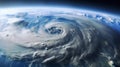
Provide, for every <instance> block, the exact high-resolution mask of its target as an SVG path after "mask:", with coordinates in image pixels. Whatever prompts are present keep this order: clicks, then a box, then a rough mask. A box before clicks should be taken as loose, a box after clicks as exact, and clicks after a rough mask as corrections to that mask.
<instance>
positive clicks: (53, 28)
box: [45, 27, 63, 34]
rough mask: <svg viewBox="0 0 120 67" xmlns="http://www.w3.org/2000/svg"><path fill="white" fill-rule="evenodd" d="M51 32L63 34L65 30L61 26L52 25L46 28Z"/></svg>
mask: <svg viewBox="0 0 120 67" xmlns="http://www.w3.org/2000/svg"><path fill="white" fill-rule="evenodd" d="M45 31H46V32H47V33H49V34H61V33H62V32H63V31H62V29H60V28H57V27H50V28H48V29H46V30H45Z"/></svg>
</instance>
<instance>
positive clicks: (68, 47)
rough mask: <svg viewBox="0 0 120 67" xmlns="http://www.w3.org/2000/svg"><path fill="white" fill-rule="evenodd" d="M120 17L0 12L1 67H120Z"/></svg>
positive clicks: (46, 10)
mask: <svg viewBox="0 0 120 67" xmlns="http://www.w3.org/2000/svg"><path fill="white" fill-rule="evenodd" d="M119 18H120V17H118V16H113V15H108V14H104V13H97V12H93V11H87V10H80V9H73V8H53V7H37V8H35V7H29V8H28V7H26V8H6V9H1V10H0V67H116V66H120V19H119Z"/></svg>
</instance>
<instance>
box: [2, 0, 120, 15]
mask: <svg viewBox="0 0 120 67" xmlns="http://www.w3.org/2000/svg"><path fill="white" fill-rule="evenodd" d="M36 4H37V5H41V4H42V5H52V6H54V5H59V6H60V5H62V6H70V7H77V8H81V7H82V8H91V9H95V10H98V11H99V10H100V11H105V12H109V13H113V14H117V15H118V14H120V2H119V0H0V7H9V6H20V5H22V6H23V5H36Z"/></svg>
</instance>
